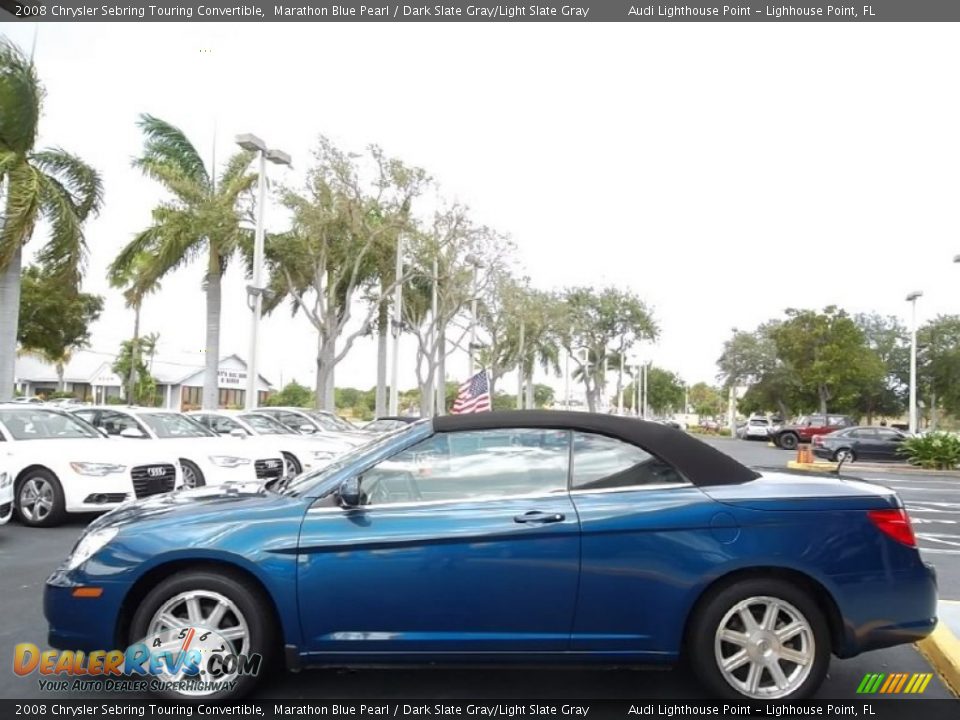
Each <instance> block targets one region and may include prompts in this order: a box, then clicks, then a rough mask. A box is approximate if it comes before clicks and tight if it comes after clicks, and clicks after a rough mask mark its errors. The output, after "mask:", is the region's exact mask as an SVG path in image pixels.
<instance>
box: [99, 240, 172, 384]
mask: <svg viewBox="0 0 960 720" xmlns="http://www.w3.org/2000/svg"><path fill="white" fill-rule="evenodd" d="M152 259H153V258H152V256H150V255H148V254H147V253H143V254H141V255H137V256H136V257H134V258H133V260H132V261H131V262H130V263H129V264H128V265H123V266H118V265H117V263H116V261H114V263H113V264H111V265H110V268H109V270H108V271H107V277H108V278H109V279H110V284H111V285H112V286H113V287H115V288H123V297H124V299H125V300H126V301H127V307H128V308H132V309H133V339H132V340H131V341H130V343H131V344H130V348H131V354H132V357H131V362H130V371H129V374H128V376H127V400H128V402H133V398H135V397H136V394H137V393H136V390H137V368H138V367H139V362H140V353H141V350H146V349H147V347H148V342H149V338H150V337H151V336H149V335H148V336H147V337H146V338H143V339H142V340H141V338H140V309H141V307H143V300H144V298H145V297H146V296H147V295H149V294H150V293H152V292H154V291H155V290H157V289H158V288H159V287H160V285H159V283H158V282H156V281H153V282H150V281H149V271H150V263H151V261H152ZM155 343H156V340H155V339H154V344H155ZM141 346H142V347H141Z"/></svg>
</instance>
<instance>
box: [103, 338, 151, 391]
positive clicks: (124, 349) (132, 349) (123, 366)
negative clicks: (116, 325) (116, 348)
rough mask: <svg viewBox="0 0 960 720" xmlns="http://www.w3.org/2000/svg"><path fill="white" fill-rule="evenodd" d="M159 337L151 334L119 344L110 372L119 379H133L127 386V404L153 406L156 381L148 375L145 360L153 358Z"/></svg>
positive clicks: (148, 368) (148, 369) (148, 370)
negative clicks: (118, 350)
mask: <svg viewBox="0 0 960 720" xmlns="http://www.w3.org/2000/svg"><path fill="white" fill-rule="evenodd" d="M158 339H159V336H158V335H157V334H156V333H151V334H149V335H145V336H143V337H140V336H137V337H136V339H133V340H124V341H123V342H122V343H120V352H119V354H118V355H117V359H116V360H115V361H114V363H113V367H112V370H113V372H114V373H116V374H117V375H118V376H119V377H121V378H131V377H132V378H133V383H132V384H128V386H127V402H129V403H134V404H136V405H155V404H156V400H157V381H156V379H155V378H154V377H153V375H151V374H150V367H149V366H148V365H147V362H146V359H147V358H149V357H153V354H154V353H155V352H156V349H157V340H158Z"/></svg>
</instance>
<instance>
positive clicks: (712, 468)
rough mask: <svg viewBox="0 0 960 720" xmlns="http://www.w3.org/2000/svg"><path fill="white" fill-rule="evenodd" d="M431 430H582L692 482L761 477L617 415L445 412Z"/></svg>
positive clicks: (682, 436)
mask: <svg viewBox="0 0 960 720" xmlns="http://www.w3.org/2000/svg"><path fill="white" fill-rule="evenodd" d="M433 428H434V430H436V431H437V432H453V431H456V430H494V429H498V428H547V429H551V430H579V431H582V432H588V433H597V434H598V435H607V436H608V437H613V438H617V439H619V440H623V441H625V442H628V443H632V444H633V445H637V446H639V447H641V448H643V449H644V450H646V451H647V452H649V453H652V454H653V455H656V456H657V457H659V458H661V459H662V460H665V461H666V462H668V463H670V464H671V465H673V466H674V467H675V468H677V470H679V471H680V472H681V473H683V475H685V476H686V477H687V478H688V479H689V480H690V482H692V483H693V484H694V485H736V484H739V483H745V482H749V481H750V480H755V479H756V478H758V477H760V475H759V473H757V472H756V471H754V470H751V469H750V468H748V467H747V466H746V465H741V464H740V463H738V462H737V461H736V460H734V459H733V458H732V457H730V456H729V455H724V454H723V453H722V452H720V451H719V450H717V449H715V448H713V447H711V446H710V445H707V444H706V443H705V442H702V441H700V440H697V439H696V438H694V437H692V436H690V435H688V434H687V433H685V432H683V431H682V430H677V429H676V428H672V427H670V426H668V425H661V424H660V423H654V422H646V421H644V420H638V419H636V418H630V417H619V416H617V415H601V414H599V413H586V412H568V411H562V410H511V411H507V412H484V413H472V414H467V415H443V416H441V417H435V418H434V419H433Z"/></svg>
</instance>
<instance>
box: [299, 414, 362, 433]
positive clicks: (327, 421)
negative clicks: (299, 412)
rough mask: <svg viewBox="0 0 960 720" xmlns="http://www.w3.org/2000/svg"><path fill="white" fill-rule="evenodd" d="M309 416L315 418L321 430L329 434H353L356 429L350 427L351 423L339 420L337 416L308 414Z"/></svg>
mask: <svg viewBox="0 0 960 720" xmlns="http://www.w3.org/2000/svg"><path fill="white" fill-rule="evenodd" d="M307 415H309V416H310V417H311V418H313V419H314V420H315V421H316V422H317V424H318V425H319V426H320V427H321V428H323V429H324V430H327V431H328V432H352V431H353V430H355V429H356V428H353V427H350V423H348V422H347V421H346V420H342V419H341V418H338V417H337V416H336V415H328V414H327V413H321V412H308V413H307Z"/></svg>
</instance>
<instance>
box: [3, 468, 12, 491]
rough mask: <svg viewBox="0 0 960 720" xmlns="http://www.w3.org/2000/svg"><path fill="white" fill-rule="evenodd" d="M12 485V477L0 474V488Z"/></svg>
mask: <svg viewBox="0 0 960 720" xmlns="http://www.w3.org/2000/svg"><path fill="white" fill-rule="evenodd" d="M11 485H13V475H8V474H7V473H5V472H0V488H7V487H10V486H11Z"/></svg>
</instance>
